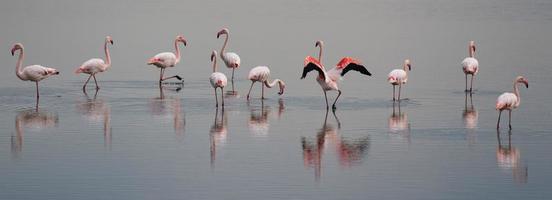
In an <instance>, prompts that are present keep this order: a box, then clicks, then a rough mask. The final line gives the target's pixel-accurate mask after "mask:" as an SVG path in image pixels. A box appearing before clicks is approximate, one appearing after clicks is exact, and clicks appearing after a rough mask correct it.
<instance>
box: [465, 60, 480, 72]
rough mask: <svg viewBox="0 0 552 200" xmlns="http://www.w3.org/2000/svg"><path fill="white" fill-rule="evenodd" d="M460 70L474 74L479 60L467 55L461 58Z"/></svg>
mask: <svg viewBox="0 0 552 200" xmlns="http://www.w3.org/2000/svg"><path fill="white" fill-rule="evenodd" d="M461 65H462V70H464V73H465V74H471V75H476V74H477V72H479V61H477V59H475V58H474V57H467V58H465V59H464V60H462V63H461Z"/></svg>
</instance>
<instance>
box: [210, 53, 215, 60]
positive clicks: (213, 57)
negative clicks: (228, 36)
mask: <svg viewBox="0 0 552 200" xmlns="http://www.w3.org/2000/svg"><path fill="white" fill-rule="evenodd" d="M213 60H215V54H211V62H213Z"/></svg>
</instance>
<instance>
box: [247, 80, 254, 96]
mask: <svg viewBox="0 0 552 200" xmlns="http://www.w3.org/2000/svg"><path fill="white" fill-rule="evenodd" d="M254 83H255V81H251V87H249V92H247V100H249V94H250V93H251V89H252V88H253V84H254Z"/></svg>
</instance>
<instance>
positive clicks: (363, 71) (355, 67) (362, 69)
mask: <svg viewBox="0 0 552 200" xmlns="http://www.w3.org/2000/svg"><path fill="white" fill-rule="evenodd" d="M351 70H355V71H358V72H360V73H361V74H365V75H368V76H372V73H370V72H369V71H368V70H367V69H366V68H365V67H364V66H362V65H357V64H355V63H350V64H349V65H347V67H345V68H344V69H343V71H341V76H345V74H346V73H347V72H349V71H351Z"/></svg>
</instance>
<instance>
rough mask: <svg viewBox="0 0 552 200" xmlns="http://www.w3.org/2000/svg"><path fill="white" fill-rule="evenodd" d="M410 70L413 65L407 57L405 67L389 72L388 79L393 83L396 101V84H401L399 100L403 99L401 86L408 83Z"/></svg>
mask: <svg viewBox="0 0 552 200" xmlns="http://www.w3.org/2000/svg"><path fill="white" fill-rule="evenodd" d="M407 68H408V71H410V70H411V69H412V66H411V65H410V60H409V59H406V60H404V64H403V69H394V70H393V71H391V72H389V74H388V75H387V81H389V83H391V85H393V101H395V86H397V85H399V94H398V98H397V101H401V88H402V85H403V84H406V82H407V81H408V72H407V70H406V69H407Z"/></svg>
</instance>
